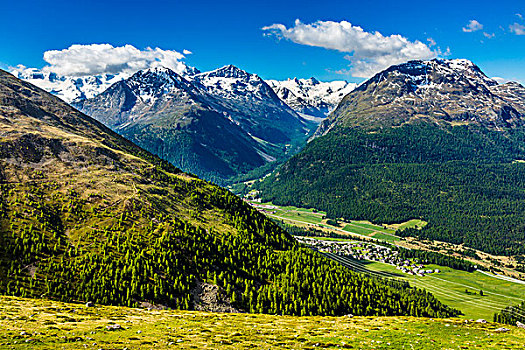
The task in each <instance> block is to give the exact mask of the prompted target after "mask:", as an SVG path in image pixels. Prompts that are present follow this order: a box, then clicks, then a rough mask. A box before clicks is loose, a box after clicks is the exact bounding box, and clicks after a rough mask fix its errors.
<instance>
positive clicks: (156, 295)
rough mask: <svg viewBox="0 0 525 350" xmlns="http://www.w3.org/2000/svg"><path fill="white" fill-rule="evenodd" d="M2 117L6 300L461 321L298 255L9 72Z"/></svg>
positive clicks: (424, 295)
mask: <svg viewBox="0 0 525 350" xmlns="http://www.w3.org/2000/svg"><path fill="white" fill-rule="evenodd" d="M141 74H148V73H141ZM167 74H170V76H172V73H171V72H169V73H167ZM140 76H141V75H138V76H137V77H140ZM137 77H135V78H137ZM128 83H130V82H128ZM180 86H182V87H184V86H185V85H184V82H180ZM184 92H185V93H186V91H184ZM188 93H189V92H188ZM0 115H1V119H0V136H1V138H0V164H1V168H0V169H1V170H2V171H1V173H0V176H1V177H0V180H1V185H0V189H1V191H0V214H1V215H0V293H2V294H8V295H18V296H25V297H35V298H41V297H46V298H51V299H58V300H62V301H91V302H95V303H100V304H111V305H120V306H135V307H136V306H149V307H156V308H165V307H170V308H179V309H197V310H199V309H200V310H212V311H230V312H232V311H237V312H238V311H250V312H252V313H271V314H276V313H279V314H289V315H344V314H348V313H354V314H357V315H413V316H421V315H422V316H429V317H448V316H454V315H457V314H458V311H457V310H455V309H452V308H449V307H447V306H445V305H443V304H442V303H441V302H439V301H438V300H437V299H435V298H434V297H433V296H432V295H431V294H430V293H428V292H426V291H423V290H420V289H416V288H413V287H410V286H409V285H408V284H407V283H404V282H389V281H383V280H381V279H377V278H373V277H368V276H365V275H361V274H358V273H355V272H352V271H350V270H348V269H346V268H344V267H343V266H341V265H339V264H337V263H336V262H334V261H332V260H330V259H328V258H326V257H324V256H322V255H320V254H318V253H315V252H313V251H311V250H310V249H308V248H304V247H301V246H300V245H299V244H298V243H297V242H296V241H295V240H294V239H293V237H291V236H290V235H289V234H288V233H286V232H285V231H284V230H283V229H281V228H280V227H279V226H277V225H276V224H275V223H273V222H272V221H270V220H269V219H268V218H267V217H265V216H264V215H262V214H261V213H259V212H258V211H257V210H255V209H254V208H252V207H251V206H249V205H248V204H247V203H245V202H244V201H242V200H241V199H240V198H238V197H236V196H235V195H233V194H232V193H230V192H228V191H226V190H224V189H222V188H220V187H218V186H216V185H212V184H210V183H208V182H205V181H203V180H199V179H198V178H195V177H194V176H191V175H188V174H186V173H183V172H181V171H180V170H179V169H177V168H175V167H174V166H173V165H172V164H170V163H168V162H166V161H164V160H161V159H160V158H158V157H156V156H154V155H152V154H151V153H149V152H147V151H145V150H143V149H142V148H140V147H138V146H136V145H135V144H133V143H132V142H130V141H128V140H126V139H124V138H123V137H121V136H119V135H117V134H116V133H114V132H112V131H111V130H110V129H108V128H107V127H105V126H103V125H102V124H101V123H100V122H97V121H95V120H94V119H92V118H90V117H88V116H86V115H84V114H82V113H81V112H79V111H77V110H75V109H74V108H72V107H71V106H69V105H67V104H66V103H65V102H63V101H61V100H60V99H58V98H57V97H54V96H52V95H50V94H48V93H47V92H45V91H43V90H41V89H39V88H37V87H35V86H33V85H31V84H29V83H27V82H24V81H21V80H19V79H17V78H15V77H14V76H12V75H10V74H9V73H6V72H4V71H0Z"/></svg>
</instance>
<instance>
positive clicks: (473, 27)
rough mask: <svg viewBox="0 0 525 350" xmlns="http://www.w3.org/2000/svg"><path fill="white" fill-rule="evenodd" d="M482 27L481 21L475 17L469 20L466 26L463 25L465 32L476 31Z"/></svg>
mask: <svg viewBox="0 0 525 350" xmlns="http://www.w3.org/2000/svg"><path fill="white" fill-rule="evenodd" d="M481 29H483V24H481V23H479V22H478V21H476V20H475V19H471V20H470V21H469V22H468V24H467V25H466V26H465V27H463V31H464V32H465V33H472V32H476V31H478V30H481Z"/></svg>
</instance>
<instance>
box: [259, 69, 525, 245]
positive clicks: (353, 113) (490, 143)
mask: <svg viewBox="0 0 525 350" xmlns="http://www.w3.org/2000/svg"><path fill="white" fill-rule="evenodd" d="M523 91H524V88H523V86H521V85H519V84H517V83H508V84H503V85H498V84H497V83H496V82H495V81H494V80H492V79H490V78H488V77H487V76H485V75H484V74H483V73H482V72H481V70H480V69H479V68H478V67H477V66H476V65H474V64H473V63H472V62H470V61H467V60H432V61H411V62H408V63H405V64H401V65H397V66H392V67H390V68H388V69H386V70H385V71H383V72H380V73H378V74H377V75H375V76H374V77H372V78H371V79H370V80H368V81H367V82H365V83H363V84H362V85H360V86H359V87H358V88H357V89H355V90H354V91H352V92H351V93H350V94H348V95H347V96H346V97H345V98H344V99H343V100H342V102H341V103H340V104H339V106H338V107H337V109H336V110H335V111H334V112H333V113H332V114H331V115H330V116H329V118H327V119H326V120H325V121H323V122H322V124H321V125H320V126H319V128H318V130H317V131H316V134H315V135H316V136H317V138H316V139H314V140H313V141H311V142H310V143H309V144H308V145H307V146H306V147H305V149H304V150H303V151H301V152H300V153H299V154H298V155H296V156H295V157H293V158H292V159H291V160H289V161H288V162H287V163H285V164H284V165H283V166H282V167H281V168H280V169H278V170H277V171H276V172H275V173H274V174H273V175H272V176H270V177H268V178H267V179H266V180H265V181H264V182H263V183H262V184H260V185H259V188H260V189H261V190H262V192H263V198H264V199H265V200H272V201H274V202H276V203H277V204H294V205H300V206H307V207H308V206H312V207H315V208H318V209H322V210H326V211H327V212H328V214H329V215H330V216H332V217H345V218H347V219H368V220H372V221H374V222H377V223H389V222H401V221H404V220H407V219H412V218H422V219H424V220H425V221H428V222H429V225H427V226H426V227H425V228H424V229H422V230H407V231H404V232H403V233H402V234H404V235H413V236H420V237H423V238H429V239H437V240H445V241H449V242H453V243H457V244H465V245H468V246H471V247H474V248H478V249H481V250H484V251H487V252H490V253H494V254H503V255H519V254H525V244H524V243H525V233H524V232H525V231H524V230H523V227H525V219H524V218H523V215H522V213H523V211H524V210H525V204H524V203H525V195H524V193H525V183H524V182H523V179H524V178H525V166H524V164H523V160H525V143H524V141H525V125H524V123H525V114H524V109H523V108H524V107H523V106H525V99H524V96H525V95H524V94H523Z"/></svg>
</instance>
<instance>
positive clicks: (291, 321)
mask: <svg viewBox="0 0 525 350" xmlns="http://www.w3.org/2000/svg"><path fill="white" fill-rule="evenodd" d="M115 324H118V325H120V326H121V329H120V330H108V329H107V328H106V327H107V326H111V325H115ZM501 326H502V325H500V324H496V323H487V324H479V323H470V322H469V323H464V321H463V320H460V319H427V318H414V317H353V318H349V317H290V316H272V315H253V314H219V313H206V312H191V311H177V310H163V311H159V310H151V311H148V310H145V309H131V308H124V307H110V306H105V307H99V306H95V307H92V308H86V307H84V305H80V304H65V303H59V302H54V301H48V300H32V299H23V298H14V297H0V348H2V349H108V350H109V349H123V348H127V349H151V348H155V349H173V348H177V349H203V348H210V349H248V348H250V349H251V348H258V347H259V348H261V349H314V348H317V349H326V348H328V349H338V348H354V349H411V348H413V349H440V348H441V349H443V348H454V349H457V348H477V349H501V348H506V349H522V348H523V343H524V342H525V330H523V329H519V328H516V327H512V326H505V327H507V328H509V329H510V331H509V332H507V333H497V332H495V329H497V328H499V327H501Z"/></svg>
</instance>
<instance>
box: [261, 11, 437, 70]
mask: <svg viewBox="0 0 525 350" xmlns="http://www.w3.org/2000/svg"><path fill="white" fill-rule="evenodd" d="M262 30H263V31H264V32H265V34H264V35H266V36H275V37H277V38H279V39H280V38H285V39H287V40H290V41H292V42H294V43H297V44H301V45H308V46H315V47H322V48H325V49H330V50H337V51H341V52H347V53H350V55H346V56H345V58H346V59H347V60H349V61H350V63H351V69H350V73H351V74H352V75H353V76H354V77H361V78H368V77H370V76H372V75H373V74H375V73H377V72H378V71H380V70H383V69H385V68H387V67H389V66H391V65H393V64H398V63H402V62H406V61H409V60H414V59H430V58H433V57H436V56H437V55H438V54H439V53H438V51H434V50H431V49H430V48H429V46H427V45H426V44H424V43H422V42H421V41H410V40H408V39H407V38H405V37H403V36H401V35H397V34H394V35H390V36H384V35H383V34H381V33H379V32H373V33H372V32H367V31H365V30H363V28H361V27H359V26H354V25H352V24H351V23H349V22H347V21H341V22H333V21H317V22H315V23H312V24H304V23H302V22H301V21H300V20H296V21H295V24H294V26H293V27H290V28H286V26H285V25H283V24H272V25H270V26H267V27H263V28H262Z"/></svg>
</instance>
